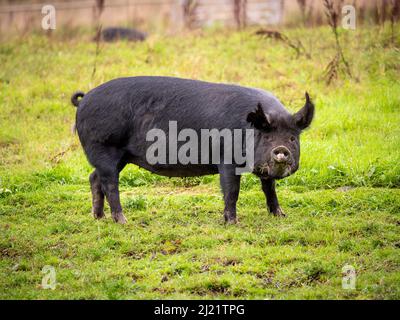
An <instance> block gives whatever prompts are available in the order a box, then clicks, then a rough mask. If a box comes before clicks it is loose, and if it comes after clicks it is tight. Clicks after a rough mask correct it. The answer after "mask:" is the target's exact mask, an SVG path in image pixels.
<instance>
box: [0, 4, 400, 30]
mask: <svg viewBox="0 0 400 320" xmlns="http://www.w3.org/2000/svg"><path fill="white" fill-rule="evenodd" d="M334 2H336V3H337V4H342V5H344V4H351V5H353V6H354V7H355V8H356V11H357V23H365V22H368V23H371V22H372V23H377V24H383V23H384V22H385V21H388V20H390V19H393V18H395V19H398V16H399V15H398V11H399V1H398V0H351V1H346V2H344V1H343V0H336V1H334ZM45 4H51V5H54V7H55V9H56V12H57V28H59V29H61V28H62V29H63V32H66V31H73V30H76V29H82V28H90V27H96V26H98V25H100V24H101V25H102V26H103V28H104V27H107V26H124V27H135V28H140V29H142V30H144V31H147V32H157V33H160V32H161V33H175V32H180V31H182V30H188V29H189V30H190V29H198V28H204V27H210V26H224V27H229V28H243V27H245V26H250V25H270V26H271V25H273V26H308V27H315V26H318V25H321V24H324V23H325V22H326V21H325V19H326V17H325V13H324V4H323V0H214V1H213V0H53V1H50V2H48V1H47V2H44V1H43V0H30V1H28V0H0V33H1V34H3V35H4V34H10V33H11V34H15V33H17V34H26V33H29V32H31V31H35V30H38V29H40V28H41V20H42V18H43V14H42V13H41V9H42V7H43V6H44V5H45ZM393 8H394V9H395V10H393ZM396 10H397V11H396ZM394 11H395V13H396V12H397V13H396V14H395V15H394V17H393V12H394Z"/></svg>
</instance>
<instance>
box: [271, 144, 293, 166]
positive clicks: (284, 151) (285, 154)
mask: <svg viewBox="0 0 400 320" xmlns="http://www.w3.org/2000/svg"><path fill="white" fill-rule="evenodd" d="M271 158H272V159H273V161H274V162H275V163H276V164H279V165H287V164H290V162H292V161H291V158H292V154H291V153H290V151H289V149H288V148H286V147H285V146H279V147H276V148H274V149H272V151H271Z"/></svg>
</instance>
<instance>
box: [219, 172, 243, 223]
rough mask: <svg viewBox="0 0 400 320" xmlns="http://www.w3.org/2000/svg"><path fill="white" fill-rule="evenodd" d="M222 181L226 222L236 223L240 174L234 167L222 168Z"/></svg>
mask: <svg viewBox="0 0 400 320" xmlns="http://www.w3.org/2000/svg"><path fill="white" fill-rule="evenodd" d="M220 182H221V189H222V193H223V194H224V202H225V209H224V218H225V222H227V223H236V202H237V200H238V197H239V191H240V175H236V173H235V170H234V168H231V167H224V168H220Z"/></svg>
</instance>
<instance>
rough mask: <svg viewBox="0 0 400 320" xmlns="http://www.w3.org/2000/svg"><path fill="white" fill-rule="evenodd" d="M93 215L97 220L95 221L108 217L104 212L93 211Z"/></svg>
mask: <svg viewBox="0 0 400 320" xmlns="http://www.w3.org/2000/svg"><path fill="white" fill-rule="evenodd" d="M92 214H93V217H94V218H95V219H102V218H104V217H105V216H106V215H105V214H104V211H98V212H97V211H93V210H92Z"/></svg>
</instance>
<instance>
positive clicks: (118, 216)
mask: <svg viewBox="0 0 400 320" xmlns="http://www.w3.org/2000/svg"><path fill="white" fill-rule="evenodd" d="M112 218H113V220H114V221H115V222H117V223H120V224H125V223H127V222H128V220H126V218H125V216H124V214H123V213H122V212H116V213H112Z"/></svg>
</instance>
